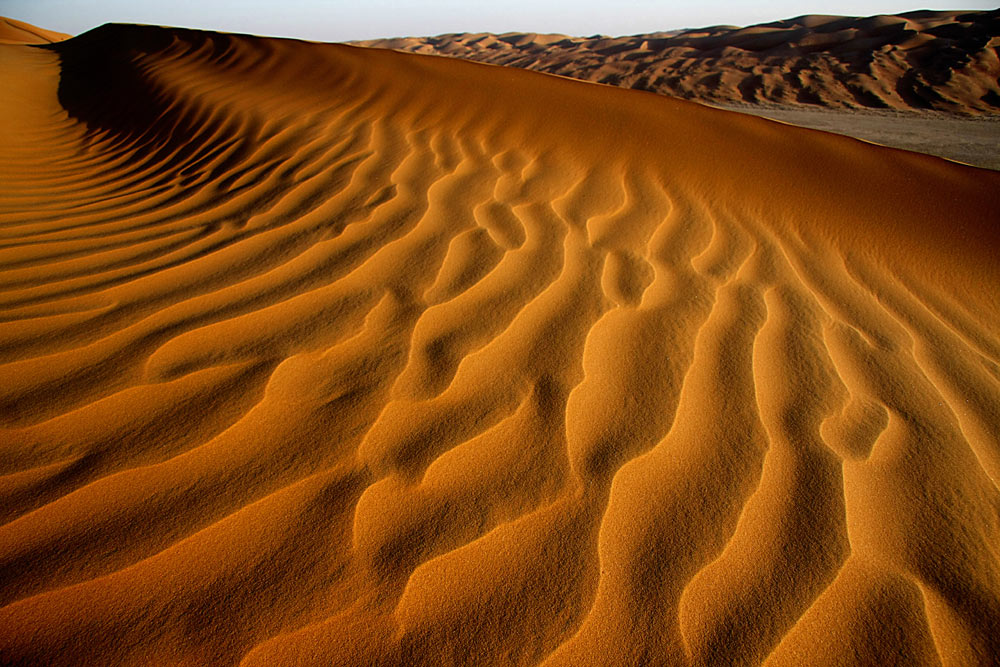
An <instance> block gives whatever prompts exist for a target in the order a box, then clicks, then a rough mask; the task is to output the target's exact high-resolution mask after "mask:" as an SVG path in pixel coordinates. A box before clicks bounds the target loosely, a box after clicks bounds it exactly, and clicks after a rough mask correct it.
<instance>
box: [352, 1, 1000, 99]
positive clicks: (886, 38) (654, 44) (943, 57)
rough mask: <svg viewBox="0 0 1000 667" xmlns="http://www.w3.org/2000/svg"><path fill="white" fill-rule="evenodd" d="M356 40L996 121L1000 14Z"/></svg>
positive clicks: (724, 91)
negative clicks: (612, 33)
mask: <svg viewBox="0 0 1000 667" xmlns="http://www.w3.org/2000/svg"><path fill="white" fill-rule="evenodd" d="M357 43H358V44H361V45H364V46H377V47H382V48H390V49H398V50H401V51H411V52H415V53H426V54H435V55H445V56H453V57H457V58H465V59H468V60H476V61H479V62H487V63H493V64H496V65H508V66H511V67H522V68H525V69H532V70H537V71H540V72H548V73H550V74H561V75H563V76H569V77H573V78H576V79H584V80H586V81H594V82H598V83H607V84H611V85H615V86H621V87H623V88H636V89H639V90H649V91H653V92H657V93H663V94H666V95H672V96H674V97H683V98H686V99H691V100H698V101H701V102H709V103H714V104H729V103H734V102H736V103H750V104H765V105H767V104H770V105H773V104H781V105H791V106H796V105H802V106H805V107H815V106H821V107H831V108H846V109H902V110H927V109H936V110H939V111H948V112H958V113H963V114H982V113H993V114H995V113H1000V59H998V56H997V48H998V47H1000V9H995V10H992V11H980V12H964V11H947V12H934V11H926V10H924V11H915V12H907V13H905V14H900V15H899V16H892V15H888V16H885V15H880V16H865V17H854V16H817V15H809V16H799V17H796V18H791V19H785V20H782V21H772V22H770V23H762V24H759V25H752V26H746V27H737V26H712V27H708V28H695V29H689V30H673V31H668V32H656V33H649V34H644V35H630V36H627V37H608V36H606V35H595V36H592V37H570V36H568V35H559V34H549V35H539V34H536V33H505V34H502V35H494V34H491V33H457V34H448V35H438V36H437V37H401V38H394V39H375V40H368V41H362V42H357Z"/></svg>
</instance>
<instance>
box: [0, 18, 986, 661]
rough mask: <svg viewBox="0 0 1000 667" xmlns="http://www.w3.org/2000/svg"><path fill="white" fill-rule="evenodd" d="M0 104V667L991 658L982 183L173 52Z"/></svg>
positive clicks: (44, 54)
mask: <svg viewBox="0 0 1000 667" xmlns="http://www.w3.org/2000/svg"><path fill="white" fill-rule="evenodd" d="M921 16H922V15H921ZM922 20H924V19H921V18H920V17H919V16H914V17H911V18H907V19H905V21H906V22H905V24H904V27H905V30H904V32H905V31H906V30H912V28H911V27H910V26H914V25H918V24H919V22H920V21H922ZM812 21H814V20H813V19H810V22H812ZM886 21H889V23H888V24H887V25H888V26H889V27H887V28H886V30H887V31H889V32H892V30H896V29H895V28H892V25H895V24H893V23H892V20H891V19H886ZM927 21H931V19H929V18H928V19H927ZM845 25H846V24H845ZM949 25H950V24H949ZM977 25H978V24H977ZM787 29H789V30H793V29H794V28H791V27H789V28H787ZM866 29H867V30H870V31H871V34H873V35H875V34H879V35H881V34H882V33H881V32H879V31H878V29H877V28H875V27H872V28H866ZM775 30H778V28H775ZM844 30H852V28H846V27H845V28H844ZM930 30H933V29H932V28H928V29H926V30H923V31H922V32H919V33H917V32H915V36H913V37H912V38H911V37H907V38H906V40H903V41H902V42H900V43H898V44H895V45H894V46H893V47H892V48H890V49H888V51H886V52H887V53H889V54H892V53H896V51H893V49H899V48H904V46H903V45H904V44H910V42H912V44H911V45H910V46H907V47H905V48H910V49H911V52H912V53H914V54H915V53H918V51H917V50H916V49H917V46H915V44H917V43H918V42H921V41H923V43H924V44H933V40H932V39H929V38H928V39H925V38H924V36H925V35H933V32H928V31H930ZM720 32H721V31H720ZM712 34H714V33H710V32H706V33H705V36H704V37H693V36H690V35H689V36H688V37H687V38H686V39H690V40H692V41H694V40H697V39H709V40H710V39H712V36H711V35H712ZM748 34H757V33H753V32H752V31H751V33H748ZM816 34H825V35H831V39H839V37H838V35H840V32H839V31H828V32H825V33H820V32H817V33H816ZM907 34H908V33H907ZM664 39H665V40H669V39H681V38H680V37H677V38H666V37H665V38H664ZM755 39H763V40H765V41H764V42H761V47H760V48H764V44H765V43H766V38H764V37H759V38H755ZM802 39H805V37H803V38H802ZM880 39H881V38H880ZM941 39H944V37H941ZM515 41H516V40H515ZM612 41H613V40H612ZM800 41H801V40H800ZM505 43H506V42H505ZM536 43H537V42H536ZM610 43H611V42H609V44H610ZM515 46H516V45H515ZM647 47H648V48H650V49H651V50H652V49H653V48H654V47H655V45H653V44H647ZM567 48H568V47H567ZM574 48H575V47H574ZM588 48H589V47H588ZM609 48H610V47H609ZM713 48H714V47H713ZM718 48H719V49H720V50H719V54H720V57H732V58H737V55H736V54H732V53H730V52H729V51H726V49H725V47H718ZM723 52H725V54H729V55H725V54H724V53H723ZM747 53H748V54H753V53H756V52H749V51H748V52H747ZM762 53H763V52H762ZM880 53H881V52H880ZM740 57H742V56H740ZM747 57H751V58H757V57H758V56H757V55H749V56H747ZM803 57H807V56H803ZM914 57H916V56H914ZM626 62H629V63H630V66H631V65H634V63H632V62H631V61H626ZM991 66H992V65H991ZM873 67H874V65H873ZM969 67H971V66H969ZM830 71H833V65H831V70H830ZM873 71H874V70H873ZM952 71H953V72H954V74H953V76H954V77H966V78H968V80H970V81H971V80H973V77H972V75H971V74H963V72H971V71H972V70H971V69H969V68H965V69H962V68H957V69H954V70H952ZM648 74H649V75H652V74H653V73H652V72H649V73H648ZM859 76H863V75H861V74H859ZM779 78H782V80H784V79H783V76H782V77H779ZM872 81H873V83H871V84H870V86H869V88H868V89H870V90H872V91H874V92H875V93H878V94H882V93H879V91H881V90H882V88H880V87H879V85H877V82H878V81H880V79H879V78H878V77H875V78H873V79H872ZM994 84H995V82H994ZM692 85H693V84H692ZM734 85H735V86H736V87H735V89H736V90H739V86H738V85H737V84H734ZM727 86H728V84H727V85H726V86H721V85H720V86H718V87H716V90H719V91H722V90H728V89H729V88H727ZM970 86H971V84H970ZM0 89H2V90H3V91H4V94H3V96H0V512H2V519H0V663H2V664H4V665H234V664H242V665H259V666H268V667H270V666H274V665H307V664H308V665H386V666H389V665H428V666H430V665H433V666H438V665H466V664H475V665H538V664H544V665H547V666H555V665H574V666H575V665H609V666H610V665H737V664H739V665H743V664H746V665H756V664H762V663H766V664H768V665H796V666H797V665H851V664H857V665H888V664H905V665H925V664H926V665H936V664H944V665H986V664H990V663H992V662H993V661H994V660H995V658H996V656H997V655H1000V552H998V545H1000V490H998V480H1000V440H998V437H1000V436H998V434H1000V289H998V286H1000V262H997V257H998V254H1000V219H998V212H1000V173H996V172H991V171H986V170H980V169H974V168H970V167H964V166H961V165H957V164H954V163H950V162H947V161H944V160H940V159H937V158H933V157H929V156H924V155H918V154H913V153H907V152H904V151H899V150H894V149H890V148H883V147H879V146H874V145H870V144H865V143H862V142H859V141H855V140H852V139H849V138H845V137H840V136H836V135H831V134H826V133H822V132H816V131H811V130H806V129H802V128H797V127H793V126H786V125H781V124H778V123H774V122H770V121H767V120H763V119H759V118H755V117H751V116H744V115H740V114H736V113H731V112H727V111H721V110H716V109H711V108H708V107H704V106H701V105H696V104H691V103H688V102H684V101H680V100H675V99H671V98H667V97H663V96H658V95H652V94H648V93H644V92H637V91H629V90H620V89H616V88H611V87H606V86H594V85H589V84H586V83H581V82H579V81H573V80H570V79H566V78H559V77H552V76H547V75H544V74H539V73H536V72H528V71H523V70H518V69H512V68H498V67H489V66H484V65H481V64H477V63H470V62H463V61H461V60H457V59H445V58H428V57H423V56H419V55H413V54H404V53H397V52H393V51H387V50H378V49H361V48H354V47H350V46H343V45H325V44H314V43H306V42H298V41H292V40H277V39H262V38H254V37H247V36H233V35H222V34H215V33H208V32H196V31H189V30H181V29H169V28H156V27H141V26H127V25H108V26H104V27H102V28H99V29H96V30H93V31H91V32H88V33H86V34H84V35H81V36H79V37H75V38H73V39H70V40H67V41H64V42H59V43H56V44H52V45H48V46H44V47H35V46H13V45H0ZM692 89H694V88H692ZM832 89H833V88H832V84H831V90H832ZM970 89H971V88H970ZM761 90H765V89H763V88H762V89H761ZM912 90H915V91H923V90H924V89H923V88H920V87H919V86H916V84H914V87H913V88H912ZM934 90H936V91H938V93H939V94H940V95H942V96H946V95H948V94H949V93H947V90H949V89H948V87H947V86H946V85H944V84H942V85H941V86H939V87H936V88H934ZM720 94H722V93H720ZM788 94H790V95H792V97H794V96H795V93H788ZM830 94H831V95H832V94H833V93H832V92H830ZM884 94H885V96H886V101H887V103H889V102H892V101H893V100H895V99H896V98H893V97H892V96H891V95H890V94H889V93H888V92H886V93H884ZM914 94H916V93H914ZM920 94H921V95H923V94H924V93H920ZM983 94H985V92H984V93H983ZM975 95H980V98H981V97H982V94H980V93H975V94H972V96H971V97H967V98H962V100H965V101H964V102H962V101H958V100H956V101H954V102H953V104H955V105H961V104H966V105H967V106H968V108H970V109H980V108H986V107H985V106H982V105H980V106H976V105H977V104H979V102H975V100H976V99H979V98H975ZM765 96H766V94H765ZM918 97H919V95H918ZM974 98H975V99H974ZM851 99H853V98H851ZM920 99H925V100H927V102H928V104H932V105H934V104H938V102H937V101H933V100H931V99H930V98H926V97H921V98H920ZM935 99H936V98H935ZM942 99H952V98H950V97H942ZM846 103H858V104H860V102H857V101H855V102H851V101H850V99H847V98H845V104H846ZM900 103H904V104H909V102H907V101H906V100H903V101H902V102H900ZM983 104H986V103H983Z"/></svg>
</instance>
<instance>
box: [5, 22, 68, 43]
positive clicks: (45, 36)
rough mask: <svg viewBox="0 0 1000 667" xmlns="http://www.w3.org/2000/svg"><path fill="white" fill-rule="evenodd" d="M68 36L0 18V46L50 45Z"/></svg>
mask: <svg viewBox="0 0 1000 667" xmlns="http://www.w3.org/2000/svg"><path fill="white" fill-rule="evenodd" d="M64 39H69V35H67V34H65V33H61V32H55V31H53V30H45V29H44V28H39V27H37V26H33V25H31V24H29V23H25V22H24V21H17V20H15V19H9V18H6V17H3V16H0V44H51V43H52V42H61V41H62V40H64Z"/></svg>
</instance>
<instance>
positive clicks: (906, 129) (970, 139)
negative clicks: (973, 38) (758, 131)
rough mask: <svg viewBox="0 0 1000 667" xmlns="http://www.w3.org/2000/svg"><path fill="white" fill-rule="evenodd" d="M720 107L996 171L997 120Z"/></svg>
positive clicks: (999, 158) (999, 165) (999, 161)
mask: <svg viewBox="0 0 1000 667" xmlns="http://www.w3.org/2000/svg"><path fill="white" fill-rule="evenodd" d="M721 108H724V109H730V110H732V111H739V112H741V113H748V114H753V115H754V116H761V117H763V118H770V119H772V120H777V121H780V122H782V123H790V124H792V125H798V126H800V127H809V128H812V129H815V130H823V131H824V132H836V133H837V134H843V135H846V136H848V137H854V138H856V139H861V140H863V141H870V142H872V143H876V144H881V145H883V146H893V147H894V148H902V149H904V150H908V151H916V152H918V153H926V154H928V155H937V156H939V157H943V158H948V159H949V160H955V161H957V162H962V163H964V164H970V165H974V166H976V167H983V168H985V169H994V170H1000V115H989V116H976V117H965V118H963V117H961V116H955V115H953V114H944V113H935V112H898V111H871V110H867V111H862V110H858V109H851V110H845V109H819V108H817V109H810V108H803V107H768V106H758V105H748V104H743V105H729V106H722V107H721Z"/></svg>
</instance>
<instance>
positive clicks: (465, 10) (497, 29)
mask: <svg viewBox="0 0 1000 667" xmlns="http://www.w3.org/2000/svg"><path fill="white" fill-rule="evenodd" d="M993 8H994V7H993V6H992V5H989V4H988V3H985V2H939V3H936V5H935V6H934V7H921V6H914V5H911V4H908V3H905V2H891V1H887V2H878V3H866V2H859V1H856V0H845V1H842V2H820V1H817V2H810V3H795V2H785V1H781V2H770V3H751V2H746V1H742V2H720V1H719V0H706V1H705V2H702V3H699V4H698V5H697V6H694V7H692V6H672V5H671V4H669V3H662V2H655V1H652V0H630V1H628V2H621V3H614V4H611V3H607V2H603V3H599V2H594V1H592V0H582V1H580V2H577V3H575V5H574V6H573V8H572V9H567V8H566V5H565V3H556V2H551V1H544V0H536V1H534V2H530V1H528V0H515V1H513V2H508V3H506V4H504V5H502V6H497V5H496V4H493V3H491V4H489V5H487V4H485V3H469V2H464V3H463V2H456V1H455V0H434V1H431V2H419V3H418V2H390V1H387V0H374V1H373V2H368V3H366V4H365V5H364V6H361V7H358V6H357V5H356V4H353V3H352V4H349V3H346V2H343V1H342V0H333V1H330V2H321V1H319V0H287V1H286V2H282V3H281V4H280V5H279V4H276V3H272V2H264V1H262V0H244V1H243V2H235V1H233V0H220V1H218V2H211V3H205V2H201V1H194V0H176V1H174V2H171V3H169V4H164V3H160V2H156V3H142V2H127V1H126V0H95V1H94V2H88V3H86V4H85V5H83V4H81V3H77V2H73V1H71V0H8V1H7V2H5V3H4V4H3V5H2V6H0V14H2V15H4V16H8V17H10V18H13V19H17V20H20V21H26V22H28V23H32V24H34V25H37V26H39V27H41V28H46V29H49V30H56V31H60V32H65V33H69V34H74V35H75V34H79V33H81V32H86V31H87V30H90V29H92V28H95V27H97V26H99V25H102V24H104V23H112V22H118V23H150V24H161V25H172V26H180V27H188V28H201V29H207V30H220V31H224V32H244V33H251V34H259V35H271V36H276V37H295V38H300V39H309V40H317V41H350V40H361V39H377V38H387V37H403V36H425V35H440V34H446V33H455V32H493V33H503V32H540V33H546V32H551V33H565V34H570V35H592V34H606V35H629V34H637V33H646V32H657V31H662V30H676V29H681V28H698V27H704V26H710V25H720V24H730V25H750V24H754V23H762V22H767V21H775V20H780V19H785V18H791V17H794V16H801V15H803V14H837V15H844V16H868V15H873V14H898V13H902V12H907V11H916V10H920V9H932V10H955V9H968V10H982V9H993Z"/></svg>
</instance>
